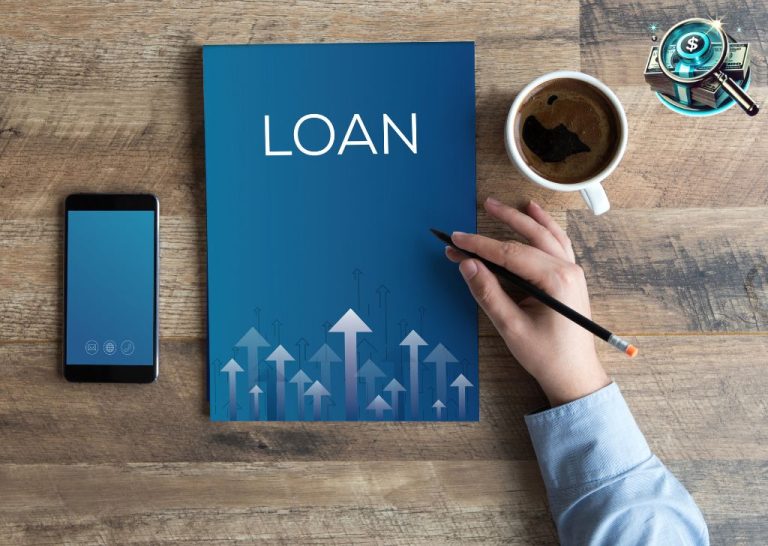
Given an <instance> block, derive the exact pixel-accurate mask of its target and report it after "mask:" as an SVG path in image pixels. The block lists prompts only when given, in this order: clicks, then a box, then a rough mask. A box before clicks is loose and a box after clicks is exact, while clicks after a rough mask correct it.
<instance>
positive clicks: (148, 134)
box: [0, 0, 768, 545]
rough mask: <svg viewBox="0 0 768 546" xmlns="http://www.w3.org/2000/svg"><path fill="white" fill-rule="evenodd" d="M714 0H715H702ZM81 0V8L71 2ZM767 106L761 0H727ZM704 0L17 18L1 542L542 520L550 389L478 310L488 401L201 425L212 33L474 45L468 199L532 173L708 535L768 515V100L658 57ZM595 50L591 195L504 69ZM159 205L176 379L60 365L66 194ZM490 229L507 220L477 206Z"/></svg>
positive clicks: (165, 340) (1, 130) (207, 537)
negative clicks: (680, 73)
mask: <svg viewBox="0 0 768 546" xmlns="http://www.w3.org/2000/svg"><path fill="white" fill-rule="evenodd" d="M705 4H707V5H709V9H710V12H711V13H712V14H714V12H715V11H718V10H717V8H718V5H717V3H715V2H712V1H710V2H705ZM68 5H71V7H68ZM719 7H720V15H723V16H725V21H726V23H728V24H729V25H730V30H731V31H732V32H735V28H736V26H741V28H742V31H741V32H738V33H737V36H738V37H739V38H743V39H745V40H748V41H750V42H751V43H752V47H753V65H754V73H755V81H754V83H753V86H752V92H753V94H754V96H756V97H757V98H758V99H759V100H761V101H762V102H763V104H764V106H768V98H767V97H768V93H766V91H767V90H768V86H767V85H766V48H767V47H768V39H767V38H766V33H765V31H766V29H768V7H767V6H766V2H765V1H764V0H762V1H760V0H758V1H757V2H749V3H747V2H741V1H739V2H730V3H728V4H727V6H726V7H727V8H728V10H729V11H727V12H722V9H723V4H722V3H721V4H720V6H719ZM693 10H694V8H693V7H691V6H690V5H689V3H688V2H683V1H682V0H679V1H677V2H661V1H654V0H650V1H645V2H633V3H631V4H628V3H625V2H622V1H620V0H582V2H581V3H579V2H574V1H572V0H552V1H550V2H522V1H510V2H496V1H485V2H470V1H455V2H438V3H430V2H419V3H408V2H402V1H394V2H370V3H368V2H352V1H344V0H342V1H340V2H335V3H327V2H323V1H298V2H268V1H261V2H255V3H244V2H215V3H213V2H176V3H173V5H172V4H171V3H159V2H149V1H146V2H125V3H123V2H119V3H101V2H93V3H89V2H85V1H83V2H60V1H53V2H51V1H45V2H31V1H30V0H5V1H4V2H3V5H2V16H0V321H1V327H0V367H1V368H2V373H1V374H0V542H4V543H25V542H26V543H35V544H43V543H45V544H47V543H59V542H71V543H77V544H83V543H115V542H145V543H149V542H152V543H156V542H168V543H177V542H182V541H200V542H203V541H205V542H215V543H218V542H224V541H226V540H229V539H232V540H237V539H239V540H243V541H245V542H251V541H253V540H255V539H260V540H262V541H268V542H289V543H294V542H303V541H319V542H323V541H327V542H331V541H334V542H335V541H339V542H353V541H354V542H358V541H360V542H362V541H369V542H382V543H413V542H426V543H433V544H438V543H446V542H460V543H466V542H502V541H504V542H510V543H515V544H552V543H555V542H556V534H555V530H554V527H553V525H552V523H551V521H550V517H549V514H548V511H547V504H546V498H545V495H544V491H543V486H542V483H541V480H540V477H539V474H538V469H537V465H536V461H535V459H534V454H533V451H532V449H531V444H530V441H529V439H528V436H527V432H526V429H525V427H524V424H523V420H522V417H523V414H524V413H526V412H528V411H531V410H533V409H535V408H537V407H539V406H540V405H541V404H542V403H543V401H544V400H543V398H542V396H541V394H540V392H539V391H538V389H537V387H536V386H535V384H534V383H533V382H532V381H531V379H530V378H529V377H527V376H526V374H525V373H523V372H522V371H521V369H520V368H519V367H518V366H517V365H516V364H515V363H514V362H513V361H512V359H511V358H510V357H509V356H508V354H507V351H506V350H505V348H504V345H503V344H502V342H501V341H500V340H499V338H498V337H497V336H496V335H495V334H494V333H493V331H492V330H491V328H490V325H489V323H488V321H487V320H486V319H484V318H483V319H481V344H480V346H481V363H480V373H481V376H482V377H481V382H482V389H481V393H482V396H481V422H480V423H479V424H441V425H439V426H436V425H433V424H407V423H403V424H399V423H389V424H367V423H355V424H313V423H306V424H305V423H292V424H282V423H281V424H277V423H271V424H267V423H260V424H249V423H230V424H214V423H211V422H209V420H208V416H207V413H206V408H205V404H204V400H205V393H204V374H205V371H204V370H205V360H204V357H205V297H206V292H205V243H204V222H203V219H204V212H205V202H204V181H205V172H204V161H203V158H204V148H203V112H202V81H201V50H200V45H201V44H203V43H248V42H253V43H259V42H299V41H302V42H315V41H362V40H366V41H367V40H383V41H388V40H454V39H461V40H475V41H476V42H477V135H478V136H477V158H478V200H482V199H484V198H485V197H486V196H487V195H489V194H493V195H495V196H497V197H499V198H502V199H505V200H507V201H511V202H515V203H522V202H523V201H525V200H527V199H529V198H535V199H537V200H539V202H541V203H543V204H544V205H545V206H547V207H548V208H549V209H550V210H553V211H555V213H556V215H557V217H558V218H559V220H560V221H562V222H563V223H564V224H566V225H567V227H568V230H569V232H570V234H571V237H572V238H573V241H574V246H575V249H576V252H577V254H578V257H579V259H580V261H581V263H582V265H583V266H584V268H585V269H586V272H587V275H588V278H589V281H590V288H591V291H592V296H593V308H594V314H595V316H596V318H597V320H598V321H600V322H604V323H605V324H606V325H609V326H611V327H612V328H615V329H616V330H617V331H618V332H619V333H621V334H628V335H629V337H630V339H632V341H633V342H636V343H637V345H638V346H639V347H640V348H641V356H640V357H639V358H638V359H637V360H636V361H633V362H629V361H627V360H626V359H625V358H623V357H622V356H621V355H619V354H617V353H615V352H613V351H611V350H608V349H607V348H606V347H605V345H604V344H602V343H601V344H599V348H600V354H601V357H602V358H603V360H604V362H605V364H606V366H607V367H608V369H609V370H610V372H611V374H613V376H614V377H615V378H616V380H617V381H618V382H619V384H620V385H621V387H622V389H623V391H624V393H625V395H626V397H627V399H628V401H629V404H630V406H631V407H632V409H633V410H634V413H635V416H636V418H637V421H638V422H639V424H640V426H641V427H642V429H643V430H644V431H645V433H646V435H647V437H648V441H649V442H650V444H651V446H652V447H653V449H654V450H655V451H656V453H657V454H658V455H659V456H660V457H661V458H662V459H663V460H664V461H665V462H666V463H667V464H668V465H669V467H670V468H671V469H672V471H673V472H675V474H676V475H677V476H678V477H679V478H680V480H681V481H682V482H683V483H684V484H685V485H686V486H687V487H688V489H689V490H690V491H691V493H692V494H693V496H694V497H695V499H696V501H697V502H698V503H699V506H700V507H701V509H702V510H703V512H704V514H705V516H706V518H707V521H708V523H709V530H710V533H711V535H712V538H713V543H715V544H729V545H732V544H739V543H743V544H749V543H757V542H763V541H765V540H766V537H768V523H766V522H767V521H768V520H767V519H766V518H767V517H768V504H766V502H765V499H766V498H768V483H766V468H768V421H767V419H768V399H767V394H766V393H768V363H767V362H768V359H767V357H766V354H768V331H767V330H768V278H767V276H768V229H767V228H768V184H766V172H767V171H768V159H767V158H768V137H766V133H768V112H763V113H761V114H760V115H759V116H758V117H757V118H755V119H749V118H747V116H745V115H744V114H742V113H740V112H739V111H731V112H728V113H726V114H724V115H721V116H718V117H715V118H712V119H688V118H684V117H681V116H678V115H675V114H673V113H671V112H669V111H668V110H666V109H664V108H663V107H662V106H661V105H660V104H659V103H658V102H657V100H656V99H655V98H654V97H653V95H652V94H651V92H650V91H649V89H648V88H647V87H646V86H645V84H644V82H643V76H642V69H643V65H644V62H645V59H646V56H647V54H648V51H649V48H650V46H651V44H652V42H651V39H650V32H649V31H648V25H649V24H650V23H658V24H659V25H660V28H661V29H666V28H668V27H669V26H670V25H671V24H673V23H674V22H676V21H677V20H679V19H682V18H684V17H686V16H694V15H699V16H702V15H706V14H705V13H702V12H700V11H693ZM561 68H567V69H581V70H583V71H586V72H589V73H591V74H595V75H597V76H598V77H599V78H601V79H603V81H605V82H606V83H607V84H608V85H610V86H611V87H613V88H614V89H615V90H616V92H617V93H618V95H619V97H620V98H621V100H622V101H623V103H624V105H625V107H626V110H627V115H628V117H629V124H630V145H629V149H628V151H627V155H626V158H625V160H624V162H623V163H622V165H621V167H620V168H619V170H618V172H617V173H615V175H613V176H612V177H611V178H610V179H609V182H608V184H607V188H608V193H609V194H610V197H611V200H612V203H613V207H614V208H613V210H612V211H611V212H610V213H609V214H607V215H606V216H604V217H600V218H595V217H592V216H591V215H590V214H589V213H587V212H586V211H585V207H584V205H583V203H582V202H581V201H580V198H579V197H578V196H577V195H565V194H555V193H547V192H544V191H542V190H538V189H536V188H534V187H533V186H532V185H530V184H528V183H526V182H524V181H523V180H522V179H521V177H520V176H519V175H518V174H517V173H516V172H515V170H514V169H513V167H512V166H511V164H510V163H509V161H508V160H507V157H506V155H505V152H504V144H503V139H502V128H503V124H504V119H505V116H506V111H507V108H508V106H509V104H510V103H511V101H512V99H513V97H514V95H515V93H516V91H517V90H519V89H520V88H521V87H522V85H524V84H525V83H526V82H528V81H529V80H531V79H532V78H534V77H535V76H537V75H539V74H541V73H543V72H547V71H550V70H555V69H561ZM82 190H84V191H139V190H142V191H143V190H146V191H152V192H155V193H156V194H157V195H159V197H160V200H161V202H162V210H163V217H162V277H161V325H162V343H161V361H162V365H161V380H160V381H159V382H158V383H157V384H154V385H150V386H130V385H105V386H99V387H95V386H93V385H75V384H68V383H66V382H64V380H63V379H62V378H61V375H60V372H59V358H60V357H59V352H60V348H59V347H60V336H61V333H60V323H61V292H62V287H61V282H60V278H61V268H62V256H61V228H62V214H61V210H60V206H61V202H62V198H63V197H64V196H65V195H66V194H68V193H70V192H74V191H82ZM478 214H479V219H480V225H481V229H482V231H483V232H485V233H488V234H491V235H494V236H503V235H504V232H503V230H501V229H500V228H499V227H498V226H496V225H493V224H492V223H491V222H490V221H489V220H488V219H487V217H486V216H485V215H484V214H483V212H482V210H480V209H478Z"/></svg>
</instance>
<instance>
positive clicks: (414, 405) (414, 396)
mask: <svg viewBox="0 0 768 546" xmlns="http://www.w3.org/2000/svg"><path fill="white" fill-rule="evenodd" d="M426 344H427V342H426V341H424V340H423V339H421V336H420V335H419V334H417V333H416V330H411V332H410V333H409V334H408V335H407V336H405V339H404V340H403V341H401V342H400V345H402V346H405V347H408V348H409V354H410V358H409V360H408V365H409V371H410V374H409V375H410V379H411V384H410V385H408V388H409V389H410V396H411V419H418V418H419V347H422V346H424V345H426Z"/></svg>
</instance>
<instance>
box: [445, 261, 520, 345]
mask: <svg viewBox="0 0 768 546" xmlns="http://www.w3.org/2000/svg"><path fill="white" fill-rule="evenodd" d="M459 271H460V272H461V276H462V277H464V280H465V281H466V283H467V286H469V291H470V292H472V296H474V298H475V300H476V301H477V304H478V305H479V306H480V308H481V309H482V310H483V311H484V312H485V314H486V315H488V318H489V319H491V322H492V323H493V325H494V326H495V327H496V329H497V330H498V331H499V333H500V334H501V335H502V336H506V335H510V334H513V333H514V332H515V331H519V328H520V326H521V325H522V324H523V322H524V321H525V318H526V317H525V314H524V313H523V311H522V310H521V309H520V307H518V305H517V304H516V303H515V302H514V301H512V298H510V297H509V295H507V293H506V292H505V291H504V289H503V288H502V287H501V284H499V279H497V278H496V275H494V274H493V273H491V272H490V271H489V270H488V268H487V267H485V265H483V263H482V262H480V261H478V260H474V259H471V258H470V259H466V260H463V261H462V262H461V264H459Z"/></svg>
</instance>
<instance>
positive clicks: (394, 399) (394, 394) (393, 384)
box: [384, 379, 405, 419]
mask: <svg viewBox="0 0 768 546" xmlns="http://www.w3.org/2000/svg"><path fill="white" fill-rule="evenodd" d="M384 391H385V392H389V395H390V397H391V399H390V400H391V402H390V404H391V405H392V417H393V418H394V419H397V414H398V408H399V407H400V400H398V398H399V397H400V393H401V392H405V387H403V386H402V385H401V384H400V382H399V381H398V380H397V379H393V380H392V381H390V382H389V383H388V384H387V386H386V387H384Z"/></svg>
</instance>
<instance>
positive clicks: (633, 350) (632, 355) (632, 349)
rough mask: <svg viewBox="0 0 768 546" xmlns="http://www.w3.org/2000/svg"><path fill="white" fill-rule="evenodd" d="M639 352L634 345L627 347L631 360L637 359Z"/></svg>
mask: <svg viewBox="0 0 768 546" xmlns="http://www.w3.org/2000/svg"><path fill="white" fill-rule="evenodd" d="M637 352H638V351H637V347H635V346H634V345H630V346H629V347H627V354H628V355H629V358H635V357H636V356H637Z"/></svg>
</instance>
